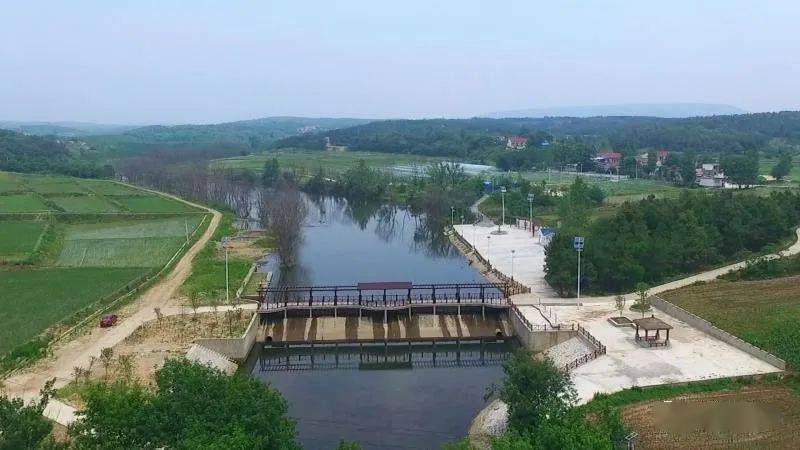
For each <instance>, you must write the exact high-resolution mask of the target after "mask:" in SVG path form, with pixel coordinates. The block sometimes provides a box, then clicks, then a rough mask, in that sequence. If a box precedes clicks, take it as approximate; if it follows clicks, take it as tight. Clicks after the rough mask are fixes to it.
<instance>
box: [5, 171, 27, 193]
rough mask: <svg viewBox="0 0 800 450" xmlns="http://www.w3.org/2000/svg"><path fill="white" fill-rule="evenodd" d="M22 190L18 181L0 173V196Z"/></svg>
mask: <svg viewBox="0 0 800 450" xmlns="http://www.w3.org/2000/svg"><path fill="white" fill-rule="evenodd" d="M21 189H22V186H20V184H19V181H17V179H16V178H15V177H13V176H12V175H11V174H10V173H5V172H0V194H3V193H6V192H16V191H19V190H21Z"/></svg>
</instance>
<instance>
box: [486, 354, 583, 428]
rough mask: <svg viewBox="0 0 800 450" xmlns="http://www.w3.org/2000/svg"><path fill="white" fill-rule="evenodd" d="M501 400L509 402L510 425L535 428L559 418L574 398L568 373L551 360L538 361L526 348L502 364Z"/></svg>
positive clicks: (574, 393) (573, 402) (573, 388)
mask: <svg viewBox="0 0 800 450" xmlns="http://www.w3.org/2000/svg"><path fill="white" fill-rule="evenodd" d="M503 372H504V373H505V379H504V381H503V386H502V387H501V389H500V399H501V400H503V401H504V402H506V404H508V418H509V428H511V429H513V430H518V431H524V430H535V429H537V428H539V427H541V426H542V425H543V424H544V423H545V422H547V421H550V420H556V419H557V418H560V417H562V416H563V415H564V414H565V413H566V412H567V411H568V410H569V409H570V408H572V406H573V405H574V404H575V401H576V399H577V393H576V391H575V387H574V386H573V385H572V380H571V379H570V377H569V374H568V373H566V372H564V371H561V370H559V369H557V368H556V367H555V366H554V365H553V363H552V361H550V360H544V361H539V360H535V359H533V357H532V355H531V354H529V353H528V352H525V351H518V352H516V353H514V354H513V355H512V356H511V357H510V358H509V359H508V360H507V361H506V362H505V363H504V364H503Z"/></svg>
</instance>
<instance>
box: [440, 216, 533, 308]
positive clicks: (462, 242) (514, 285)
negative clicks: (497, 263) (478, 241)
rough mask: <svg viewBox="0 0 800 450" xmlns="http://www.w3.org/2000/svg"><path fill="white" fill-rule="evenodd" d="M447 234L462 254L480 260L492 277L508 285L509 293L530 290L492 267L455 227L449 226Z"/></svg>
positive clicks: (520, 292) (523, 292)
mask: <svg viewBox="0 0 800 450" xmlns="http://www.w3.org/2000/svg"><path fill="white" fill-rule="evenodd" d="M449 236H452V237H454V238H455V240H456V243H455V244H456V248H458V249H459V250H460V251H461V253H462V254H464V256H467V257H470V258H475V259H476V260H477V261H478V262H480V263H481V264H482V265H483V266H484V267H486V268H487V269H488V270H489V271H490V272H491V273H492V275H493V276H494V277H496V278H497V279H498V280H500V281H502V282H503V283H506V284H508V285H509V295H516V294H526V293H529V292H530V291H531V288H530V287H528V286H525V285H524V284H522V283H520V282H519V281H517V280H515V279H513V278H511V277H509V276H508V275H506V274H504V273H503V272H500V271H499V270H497V269H495V268H494V267H492V263H490V262H489V260H488V259H486V258H484V257H483V255H481V254H480V253H479V252H478V250H477V249H476V248H475V247H473V246H472V244H470V243H469V242H467V240H466V239H464V237H463V236H461V235H460V234H458V232H457V231H456V230H455V228H453V227H451V228H450V230H449ZM467 250H471V251H472V252H471V253H470V254H469V255H468V254H467Z"/></svg>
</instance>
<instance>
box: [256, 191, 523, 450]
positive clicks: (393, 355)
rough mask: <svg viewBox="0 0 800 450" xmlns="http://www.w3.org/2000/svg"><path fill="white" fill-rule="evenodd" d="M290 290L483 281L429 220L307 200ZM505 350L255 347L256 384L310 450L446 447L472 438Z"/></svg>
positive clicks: (472, 345) (288, 277) (495, 346)
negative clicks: (344, 444) (270, 392)
mask: <svg viewBox="0 0 800 450" xmlns="http://www.w3.org/2000/svg"><path fill="white" fill-rule="evenodd" d="M306 223H307V225H306V226H305V227H304V233H303V234H304V237H303V242H302V243H301V245H300V247H299V250H298V254H297V261H298V264H297V266H296V267H295V268H294V269H292V270H290V271H285V272H282V273H281V274H280V283H282V284H292V285H320V284H331V285H333V284H356V283H358V282H367V281H410V282H413V283H442V282H485V281H486V280H485V279H484V278H483V276H482V275H481V274H480V273H478V272H477V271H475V270H474V269H473V268H472V267H471V266H470V265H469V264H468V263H467V262H466V260H465V259H464V258H463V257H462V256H461V255H460V254H459V252H458V250H456V249H455V248H454V247H453V246H452V245H451V244H450V242H449V241H448V239H447V238H446V237H445V236H443V234H442V230H441V226H437V225H435V223H436V221H434V220H432V219H428V218H426V217H425V216H420V215H414V214H412V213H410V212H409V211H408V210H406V209H404V208H398V207H394V206H390V205H354V204H351V203H349V202H347V201H345V200H342V199H334V198H331V197H324V198H318V199H313V200H312V199H309V214H308V218H307V221H306ZM509 349H510V344H508V343H481V342H462V343H440V344H437V345H436V346H432V345H431V344H430V343H427V344H425V343H420V344H414V345H409V344H394V345H386V346H384V345H383V344H376V345H369V346H358V345H353V346H349V345H346V346H337V347H332V346H329V347H321V346H316V347H315V348H314V349H309V348H306V349H303V348H299V349H294V348H293V349H291V350H290V351H288V352H287V351H286V350H285V349H282V348H281V349H277V348H273V347H269V346H267V347H264V348H261V347H260V346H257V349H256V351H255V354H254V355H251V358H250V359H249V364H251V365H252V369H251V372H252V374H253V376H255V377H257V378H258V379H260V380H263V381H264V382H267V383H270V384H271V385H272V386H274V387H275V388H277V389H278V390H279V391H280V392H281V393H282V394H283V395H284V397H285V398H286V399H287V401H288V403H289V415H290V416H292V417H293V418H295V419H296V420H297V421H298V424H297V428H298V431H299V439H300V442H301V443H302V444H303V446H304V447H305V448H309V449H332V448H335V447H336V445H337V444H338V443H339V441H340V440H342V439H345V440H348V441H354V442H357V443H359V444H360V445H361V446H362V448H364V449H383V448H439V447H440V446H441V445H442V444H444V443H447V442H453V441H456V440H459V439H461V438H463V437H465V436H466V433H467V430H468V428H469V425H470V422H471V421H472V419H473V418H474V417H475V415H476V414H477V413H478V412H479V411H480V410H481V409H482V408H483V406H484V405H485V402H484V395H485V392H486V389H487V387H488V386H490V385H492V384H495V383H499V382H500V380H501V378H502V367H501V365H500V363H501V362H502V359H504V358H505V356H506V355H507V354H508V352H509V351H510V350H509Z"/></svg>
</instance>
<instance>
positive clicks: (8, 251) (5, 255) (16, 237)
mask: <svg viewBox="0 0 800 450" xmlns="http://www.w3.org/2000/svg"><path fill="white" fill-rule="evenodd" d="M46 227H47V222H43V221H0V264H2V263H12V262H18V261H24V260H25V259H27V258H28V257H29V256H31V254H32V253H33V251H34V250H35V248H36V244H37V242H39V238H40V237H41V235H42V233H44V231H45V228H46Z"/></svg>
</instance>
